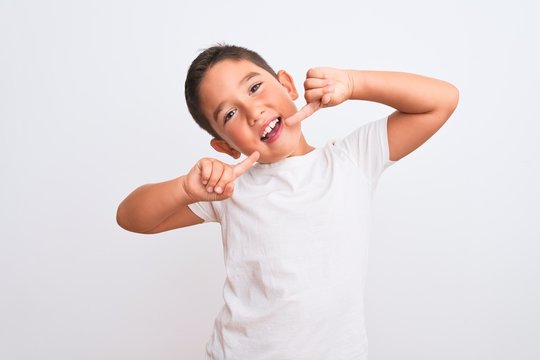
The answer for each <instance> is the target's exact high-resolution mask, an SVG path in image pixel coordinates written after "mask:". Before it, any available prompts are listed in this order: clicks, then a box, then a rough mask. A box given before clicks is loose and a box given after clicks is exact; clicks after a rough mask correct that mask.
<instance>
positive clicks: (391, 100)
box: [285, 68, 459, 161]
mask: <svg viewBox="0 0 540 360" xmlns="http://www.w3.org/2000/svg"><path fill="white" fill-rule="evenodd" d="M304 88H305V90H306V91H305V94H304V97H305V99H306V101H307V103H308V104H307V105H306V106H304V107H303V108H302V109H301V110H300V111H298V112H297V113H296V114H295V115H293V116H291V117H290V118H288V119H286V120H285V121H286V122H287V123H288V124H294V123H296V122H298V121H302V120H304V119H305V118H307V117H308V116H310V115H311V114H313V112H315V111H317V110H318V109H319V108H321V107H330V106H336V105H338V104H341V103H342V102H343V101H345V100H351V99H352V100H366V101H374V102H378V103H381V104H385V105H388V106H391V107H393V108H394V109H396V111H395V112H394V113H392V114H391V115H390V116H389V118H388V126H387V128H388V130H387V131H388V146H389V150H390V160H394V161H395V160H399V159H401V158H402V157H404V156H406V155H407V154H409V153H411V152H412V151H414V150H415V149H416V148H418V147H419V146H420V145H422V144H423V143H424V142H425V141H426V140H427V139H429V138H430V137H431V136H432V135H433V134H434V133H435V132H437V130H439V129H440V128H441V126H442V125H443V124H444V123H445V122H446V120H448V118H449V117H450V115H452V113H453V112H454V109H455V108H456V106H457V103H458V98H459V92H458V90H457V88H456V87H455V86H453V85H451V84H449V83H447V82H444V81H442V80H437V79H433V78H429V77H425V76H421V75H415V74H410V73H402V72H390V71H362V70H339V69H334V68H314V69H311V70H309V71H308V73H307V79H306V81H305V82H304Z"/></svg>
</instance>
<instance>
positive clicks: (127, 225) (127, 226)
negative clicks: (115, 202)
mask: <svg viewBox="0 0 540 360" xmlns="http://www.w3.org/2000/svg"><path fill="white" fill-rule="evenodd" d="M116 223H117V224H118V226H120V227H121V228H122V229H124V230H127V231H129V232H132V233H136V234H145V235H150V234H154V233H155V232H154V231H152V230H153V229H152V230H147V229H141V228H140V227H138V226H136V225H134V224H133V223H132V222H130V221H129V218H128V216H127V215H126V213H125V210H124V207H123V206H122V204H120V206H118V209H117V210H116Z"/></svg>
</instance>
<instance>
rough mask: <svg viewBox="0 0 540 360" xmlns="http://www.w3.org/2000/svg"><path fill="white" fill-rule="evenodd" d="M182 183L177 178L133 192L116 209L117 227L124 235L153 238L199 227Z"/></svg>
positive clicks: (197, 218)
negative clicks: (156, 235)
mask: <svg viewBox="0 0 540 360" xmlns="http://www.w3.org/2000/svg"><path fill="white" fill-rule="evenodd" d="M184 180H185V176H181V177H179V178H176V179H172V180H169V181H165V182H161V183H157V184H146V185H143V186H140V187H139V188H137V189H135V190H134V191H133V192H132V193H131V194H129V195H128V197H126V198H125V199H124V201H122V202H121V203H120V205H119V206H118V210H117V212H116V221H117V223H118V225H120V226H121V227H122V228H124V229H126V230H128V231H133V232H137V233H141V234H155V233H159V232H163V231H167V230H172V229H175V228H180V227H184V226H190V225H195V224H200V223H202V222H203V219H201V218H200V217H198V216H197V215H195V214H194V213H193V212H192V211H191V210H190V209H189V207H188V204H190V203H193V201H192V200H191V199H190V198H189V196H188V195H187V194H186V192H185V190H184V185H183V184H184Z"/></svg>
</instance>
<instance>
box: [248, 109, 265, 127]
mask: <svg viewBox="0 0 540 360" xmlns="http://www.w3.org/2000/svg"><path fill="white" fill-rule="evenodd" d="M263 114H264V110H262V109H254V110H252V111H251V112H249V113H248V122H249V126H253V125H255V123H256V122H257V120H259V119H261V118H262V117H263Z"/></svg>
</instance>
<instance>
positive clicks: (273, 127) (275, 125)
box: [261, 117, 281, 141]
mask: <svg viewBox="0 0 540 360" xmlns="http://www.w3.org/2000/svg"><path fill="white" fill-rule="evenodd" d="M280 126H281V118H280V117H278V118H277V119H275V120H274V121H271V122H270V124H268V126H267V127H266V129H264V132H263V136H261V141H267V140H269V139H271V138H272V137H274V136H275V135H276V133H277V130H278V129H279V127H280Z"/></svg>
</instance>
